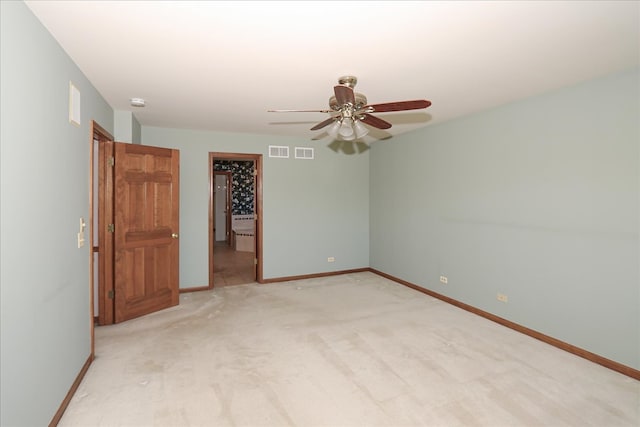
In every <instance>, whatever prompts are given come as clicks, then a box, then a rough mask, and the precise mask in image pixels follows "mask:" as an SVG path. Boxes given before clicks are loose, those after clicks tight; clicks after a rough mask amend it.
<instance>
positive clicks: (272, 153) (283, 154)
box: [269, 145, 289, 159]
mask: <svg viewBox="0 0 640 427" xmlns="http://www.w3.org/2000/svg"><path fill="white" fill-rule="evenodd" d="M269 157H278V158H281V159H288V158H289V147H287V146H284V145H270V146H269Z"/></svg>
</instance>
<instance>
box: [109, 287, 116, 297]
mask: <svg viewBox="0 0 640 427" xmlns="http://www.w3.org/2000/svg"><path fill="white" fill-rule="evenodd" d="M115 295H116V293H115V291H114V290H113V289H111V290H110V291H109V292H108V293H107V296H108V297H109V299H113V298H114V297H115Z"/></svg>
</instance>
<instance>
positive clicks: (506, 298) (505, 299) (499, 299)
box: [497, 293, 509, 302]
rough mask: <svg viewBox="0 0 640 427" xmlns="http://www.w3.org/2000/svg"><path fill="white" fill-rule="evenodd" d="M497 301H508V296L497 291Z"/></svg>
mask: <svg viewBox="0 0 640 427" xmlns="http://www.w3.org/2000/svg"><path fill="white" fill-rule="evenodd" d="M497 298H498V301H500V302H509V298H508V297H507V296H506V295H505V294H501V293H498V297H497Z"/></svg>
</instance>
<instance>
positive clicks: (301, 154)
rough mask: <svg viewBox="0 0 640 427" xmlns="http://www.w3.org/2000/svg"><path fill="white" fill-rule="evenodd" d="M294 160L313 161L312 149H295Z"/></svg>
mask: <svg viewBox="0 0 640 427" xmlns="http://www.w3.org/2000/svg"><path fill="white" fill-rule="evenodd" d="M295 155H296V159H307V160H313V148H311V147H296V152H295Z"/></svg>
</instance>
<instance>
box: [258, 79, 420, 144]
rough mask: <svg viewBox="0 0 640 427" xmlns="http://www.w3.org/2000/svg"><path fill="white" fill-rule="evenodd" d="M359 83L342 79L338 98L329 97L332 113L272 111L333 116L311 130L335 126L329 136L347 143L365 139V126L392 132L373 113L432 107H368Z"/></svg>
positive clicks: (410, 104)
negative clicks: (357, 89)
mask: <svg viewBox="0 0 640 427" xmlns="http://www.w3.org/2000/svg"><path fill="white" fill-rule="evenodd" d="M357 82H358V79H357V78H356V77H354V76H343V77H340V78H339V79H338V85H337V86H334V87H333V91H334V93H335V95H334V96H332V97H331V98H329V109H328V110H268V111H269V112H272V113H294V112H307V113H329V115H330V116H331V117H329V118H328V119H327V120H324V121H322V122H320V123H318V124H317V125H315V126H314V127H312V128H311V130H319V129H322V128H324V127H326V126H329V125H331V127H330V128H329V129H328V130H327V133H328V134H329V135H330V136H331V137H333V138H338V137H339V138H341V139H343V140H345V141H353V140H355V139H358V138H362V137H363V136H365V135H366V134H367V133H369V129H367V127H366V126H364V125H363V124H362V123H364V124H365V125H369V126H373V127H375V128H378V129H389V128H390V127H391V123H389V122H387V121H385V120H382V119H381V118H379V117H376V116H373V115H371V113H386V112H390V111H404V110H420V109H422V108H427V107H429V106H430V105H431V101H427V100H426V99H418V100H413V101H397V102H386V103H383V104H367V98H366V97H365V96H364V95H363V94H361V93H357V92H354V90H353V88H354V86H355V85H356V83H357Z"/></svg>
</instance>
